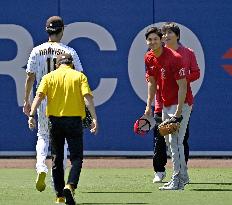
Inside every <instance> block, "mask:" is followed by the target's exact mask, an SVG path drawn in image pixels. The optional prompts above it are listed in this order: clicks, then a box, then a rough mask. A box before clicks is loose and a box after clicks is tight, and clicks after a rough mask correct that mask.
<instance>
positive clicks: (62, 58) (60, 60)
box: [56, 53, 73, 66]
mask: <svg viewBox="0 0 232 205" xmlns="http://www.w3.org/2000/svg"><path fill="white" fill-rule="evenodd" d="M72 62H73V58H72V55H71V54H69V53H63V54H60V55H58V56H57V58H56V64H57V65H58V66H60V65H61V64H72Z"/></svg>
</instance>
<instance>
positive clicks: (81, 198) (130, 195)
mask: <svg viewBox="0 0 232 205" xmlns="http://www.w3.org/2000/svg"><path fill="white" fill-rule="evenodd" d="M170 174H171V170H168V176H167V178H166V181H167V180H168V179H169V178H170ZM189 174H190V178H191V182H192V183H191V184H189V185H187V186H186V187H185V190H184V191H159V190H158V187H159V186H160V185H162V184H152V183H151V182H152V177H153V173H152V169H138V168H136V169H135V168H133V169H132V168H130V169H83V170H82V174H81V179H80V184H79V188H78V190H77V191H76V195H75V196H76V201H77V203H78V204H154V205H182V204H183V205H201V204H202V205H205V204H206V205H231V204H232V169H231V168H221V169H213V168H211V169H197V168H195V169H190V170H189ZM35 178H36V173H35V171H34V170H33V169H0V204H1V205H5V204H7V205H37V204H38V205H45V204H46V205H49V204H55V203H54V198H55V197H54V193H53V191H52V189H51V188H50V181H49V180H50V176H48V177H47V188H46V190H45V191H44V192H42V193H40V192H38V191H36V190H35V184H34V181H35Z"/></svg>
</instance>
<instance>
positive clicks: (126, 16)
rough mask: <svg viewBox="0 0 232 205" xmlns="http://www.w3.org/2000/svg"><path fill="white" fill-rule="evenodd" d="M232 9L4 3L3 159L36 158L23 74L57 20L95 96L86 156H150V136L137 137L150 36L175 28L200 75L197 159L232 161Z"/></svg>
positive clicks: (0, 72)
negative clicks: (155, 29)
mask: <svg viewBox="0 0 232 205" xmlns="http://www.w3.org/2000/svg"><path fill="white" fill-rule="evenodd" d="M67 2H68V3H67ZM231 8H232V1H230V0H224V1H220V0H215V1H202V0H189V1H183V0H162V1H161V0H144V1H141V0H126V1H125V0H115V1H113V0H69V1H65V0H57V1H55V0H53V1H46V0H41V1H35V0H30V1H29V0H24V1H20V0H8V1H5V0H4V1H2V2H1V7H0V53H1V54H0V92H1V98H0V155H5V154H9V155H12V154H15V153H19V154H23V155H24V154H26V153H33V152H34V151H35V144H36V138H37V137H36V132H35V131H34V132H31V131H30V130H29V129H28V127H27V118H26V117H25V116H24V114H23V113H22V105H23V95H24V81H25V67H26V63H27V59H28V56H29V53H30V51H31V49H32V48H33V47H34V46H36V45H38V44H40V43H42V42H43V41H46V40H47V34H46V32H45V31H44V24H45V21H46V19H47V18H48V17H49V16H51V15H61V16H62V17H63V18H64V21H65V24H66V25H67V26H66V28H65V34H64V38H63V42H64V43H67V44H68V45H70V46H72V47H74V48H75V49H76V51H77V52H78V54H79V57H80V60H81V62H82V64H83V67H84V72H85V73H86V75H87V76H88V78H89V83H90V85H91V88H92V89H93V90H94V94H95V104H96V110H97V114H98V117H99V123H100V129H99V134H98V135H97V136H92V135H91V134H90V133H89V132H88V131H85V138H84V141H85V151H87V152H86V153H87V154H103V155H104V154H106V155H107V154H116V155H117V154H118V155H120V154H132V155H139V154H147V153H149V154H151V151H152V134H151V133H150V134H148V135H147V136H146V137H144V138H142V137H139V136H136V135H135V134H134V133H133V123H134V121H135V120H136V119H137V118H138V117H139V116H140V115H142V113H143V112H144V109H145V100H146V83H145V79H144V63H143V54H144V53H145V51H146V44H145V40H144V32H145V30H146V28H147V27H148V26H150V25H152V24H154V23H155V24H156V25H157V26H159V25H161V24H162V22H167V21H175V22H177V23H178V24H179V25H180V27H181V42H182V43H183V44H184V45H186V46H189V47H192V48H193V49H194V50H195V53H196V56H197V59H198V62H199V65H200V68H201V79H200V80H199V81H198V82H196V83H194V84H193V85H192V86H193V92H194V94H195V104H194V109H193V113H192V116H191V121H190V148H191V151H192V152H191V153H192V154H194V153H195V154H197V153H198V154H202V155H212V154H213V155H215V154H222V155H223V154H226V155H232V137H231V136H230V135H231V133H232V126H231V104H230V103H231V99H232V92H231V88H232V78H231V77H232V76H231V75H232V65H231V66H230V63H232V61H231V59H230V58H232V50H230V48H231V47H232V44H231V33H232V23H231V22H232V17H231Z"/></svg>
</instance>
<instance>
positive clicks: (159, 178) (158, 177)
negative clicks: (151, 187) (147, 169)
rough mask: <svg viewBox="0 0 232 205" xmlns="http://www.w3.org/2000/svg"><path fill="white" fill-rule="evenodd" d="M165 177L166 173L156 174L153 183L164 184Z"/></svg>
mask: <svg viewBox="0 0 232 205" xmlns="http://www.w3.org/2000/svg"><path fill="white" fill-rule="evenodd" d="M165 177H166V172H156V173H155V175H154V179H153V183H159V182H162V181H163V179H164V178H165Z"/></svg>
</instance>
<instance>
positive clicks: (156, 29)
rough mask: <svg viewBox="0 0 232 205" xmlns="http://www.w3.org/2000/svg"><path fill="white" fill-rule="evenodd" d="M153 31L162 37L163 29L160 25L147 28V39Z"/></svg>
mask: <svg viewBox="0 0 232 205" xmlns="http://www.w3.org/2000/svg"><path fill="white" fill-rule="evenodd" d="M151 33H155V34H156V35H158V36H159V37H160V39H161V38H162V36H163V34H162V32H161V29H159V28H158V27H155V26H152V27H150V28H148V29H147V31H146V33H145V37H146V39H147V38H148V36H149V35H150V34H151Z"/></svg>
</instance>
